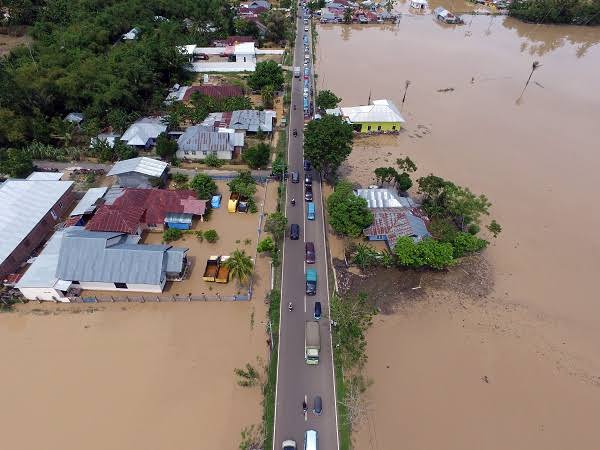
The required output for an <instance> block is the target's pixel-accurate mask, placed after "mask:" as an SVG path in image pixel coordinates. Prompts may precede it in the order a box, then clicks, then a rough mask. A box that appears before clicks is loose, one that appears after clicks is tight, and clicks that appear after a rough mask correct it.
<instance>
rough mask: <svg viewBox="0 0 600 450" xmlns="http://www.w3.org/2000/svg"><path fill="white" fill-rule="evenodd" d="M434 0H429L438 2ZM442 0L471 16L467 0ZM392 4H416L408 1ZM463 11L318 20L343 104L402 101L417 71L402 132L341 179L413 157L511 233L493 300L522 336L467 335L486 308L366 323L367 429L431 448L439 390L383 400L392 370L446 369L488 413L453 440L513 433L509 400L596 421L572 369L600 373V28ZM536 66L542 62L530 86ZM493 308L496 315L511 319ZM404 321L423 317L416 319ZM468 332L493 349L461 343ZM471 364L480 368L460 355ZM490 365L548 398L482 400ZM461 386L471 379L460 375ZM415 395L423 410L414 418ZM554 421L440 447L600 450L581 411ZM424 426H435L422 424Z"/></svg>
mask: <svg viewBox="0 0 600 450" xmlns="http://www.w3.org/2000/svg"><path fill="white" fill-rule="evenodd" d="M434 3H435V4H434ZM439 3H440V2H433V1H432V2H431V6H432V7H435V6H437V4H439ZM443 3H444V6H446V7H449V8H451V9H454V10H458V11H460V10H461V9H462V8H461V7H460V4H462V2H460V1H454V2H450V1H448V2H443ZM399 9H400V10H402V11H405V12H406V11H408V7H407V5H406V2H402V3H401V4H400V5H399ZM465 19H466V24H465V25H462V26H445V25H441V24H439V23H437V22H436V21H435V20H434V19H433V18H432V16H431V15H424V16H416V15H403V17H402V19H401V21H400V23H399V24H398V25H381V26H380V25H372V26H359V25H354V26H341V25H322V26H319V27H318V33H319V38H318V57H317V58H318V60H317V69H316V70H317V73H318V81H317V84H318V86H319V87H320V88H327V89H331V90H333V91H334V92H335V93H336V94H337V95H338V96H340V97H342V98H343V101H342V103H341V105H342V106H345V105H348V106H350V105H357V104H366V102H367V101H368V98H369V96H371V98H372V99H378V98H389V99H392V100H393V101H394V102H395V103H396V104H397V105H398V107H399V108H400V107H401V104H402V98H403V96H404V93H405V82H406V81H407V80H410V86H409V88H408V91H407V93H406V102H405V104H404V106H403V111H402V113H403V115H404V117H405V119H406V127H405V130H404V131H403V132H401V133H400V135H398V136H380V137H369V138H363V137H361V138H360V139H357V141H356V143H355V148H354V151H353V153H352V155H351V156H350V158H349V160H348V162H347V164H346V165H345V166H344V167H343V169H342V172H343V174H344V175H345V176H347V177H348V178H350V179H351V180H352V181H356V182H359V183H361V184H363V185H367V184H370V183H371V182H372V181H373V175H372V170H373V169H374V168H376V167H379V166H384V165H385V166H387V165H392V164H393V163H394V162H395V160H396V158H397V157H399V156H403V155H409V156H410V157H411V158H412V159H413V160H414V161H415V162H416V163H417V165H418V166H419V174H428V173H431V172H433V173H435V174H436V175H440V176H442V177H444V178H447V179H450V180H452V181H455V182H456V183H458V184H461V185H465V186H468V187H470V188H471V189H472V190H473V191H474V192H476V193H485V194H486V195H487V196H488V197H489V198H490V200H491V201H492V203H493V208H492V210H491V216H490V219H491V218H495V219H496V220H497V221H498V222H499V223H501V225H502V226H503V232H502V234H501V236H500V237H499V238H498V239H497V240H493V239H492V241H493V242H492V245H491V246H490V248H489V250H487V251H486V256H487V257H488V258H489V260H490V262H491V263H492V266H493V267H494V273H495V280H494V281H495V288H494V291H493V293H492V294H491V295H490V296H489V298H488V300H489V301H493V302H495V304H497V305H500V306H499V309H500V310H502V307H501V305H511V306H510V308H511V310H512V309H513V308H516V309H518V311H519V314H520V315H521V317H520V319H519V320H513V319H514V318H513V317H510V318H505V319H506V320H508V321H510V323H512V324H513V329H514V330H516V331H515V334H516V335H518V336H519V337H518V338H517V339H514V340H510V339H498V338H497V337H495V334H494V333H495V332H494V327H490V328H489V329H487V328H486V330H485V331H484V330H482V329H481V328H480V327H479V328H478V327H475V330H471V331H465V330H466V329H465V328H464V327H463V326H462V325H464V322H463V320H465V321H468V320H471V321H474V323H475V324H477V323H478V320H477V319H476V318H474V317H476V314H481V315H482V316H481V317H485V316H486V314H487V313H486V312H485V311H486V310H485V308H477V309H476V311H478V312H477V313H474V312H472V311H470V312H469V317H466V316H465V314H466V313H464V312H463V311H462V309H463V308H462V307H461V306H460V305H458V307H457V308H455V309H453V313H452V314H447V313H445V312H444V313H440V312H439V311H438V312H434V311H428V312H427V313H415V314H414V316H413V315H411V314H410V313H407V314H408V317H409V319H407V318H406V316H397V317H396V316H388V317H386V318H385V322H386V324H385V325H382V327H379V326H378V325H375V327H374V330H373V331H372V332H371V335H370V336H371V341H370V344H369V355H370V362H369V372H370V375H371V376H373V378H374V381H375V385H374V387H373V388H372V390H371V395H372V396H373V399H372V400H373V405H374V408H376V409H377V412H378V414H377V418H376V419H373V420H374V421H373V423H372V424H371V425H372V427H373V429H374V430H376V434H377V435H379V436H380V437H381V436H384V435H387V436H388V437H390V435H392V433H394V432H396V431H397V429H396V428H395V427H399V426H401V429H402V430H403V431H405V427H407V426H409V424H410V425H415V428H414V429H413V431H412V433H414V435H412V436H411V440H410V443H411V444H412V445H409V447H410V448H415V449H417V448H434V447H435V446H437V447H440V445H439V444H440V442H441V441H440V442H438V444H437V445H435V446H434V442H433V441H432V439H433V440H435V437H432V436H431V430H432V429H435V428H436V427H437V426H438V425H439V427H440V429H442V428H443V426H442V422H441V420H442V417H441V416H439V414H440V412H439V411H437V412H436V414H437V415H436V416H435V417H433V418H431V417H429V416H428V414H429V412H431V411H428V408H427V406H429V407H431V408H435V407H437V406H436V405H437V402H439V400H440V397H437V395H433V394H432V393H428V394H426V395H425V394H424V395H423V397H421V398H417V397H418V396H414V395H412V396H411V397H409V398H402V399H401V398H399V397H397V396H396V397H395V396H391V398H390V397H389V395H390V390H393V389H395V388H396V386H397V385H398V382H399V381H398V380H399V379H400V378H398V377H399V376H402V378H401V380H402V381H401V382H402V383H409V384H410V383H413V382H414V383H417V382H418V378H419V377H420V376H423V375H426V376H430V375H431V373H430V371H432V370H436V371H438V375H439V374H442V373H443V374H444V378H445V379H446V381H445V382H447V384H446V386H447V387H448V388H449V389H453V390H455V394H456V395H460V396H462V397H461V399H462V400H465V402H464V404H463V405H458V404H457V405H455V406H456V408H457V409H456V410H458V411H462V409H463V408H466V409H470V408H475V412H479V413H480V414H479V415H477V414H475V415H476V416H477V418H475V419H472V420H474V421H473V422H471V423H470V425H469V424H467V423H460V424H457V423H454V422H453V426H455V428H454V433H455V434H458V435H461V434H463V433H464V434H465V436H466V435H468V434H469V430H471V428H472V427H473V426H480V427H482V429H486V427H488V428H487V429H489V430H490V431H491V430H494V424H498V423H500V422H502V421H504V422H503V423H504V425H505V426H506V427H507V430H513V431H512V432H518V430H519V428H518V427H517V424H516V423H511V422H510V421H508V422H507V421H505V419H506V415H507V414H511V411H512V409H511V408H514V409H515V410H519V411H520V413H523V412H524V411H528V409H527V408H526V409H521V408H522V406H523V405H524V404H525V403H529V405H528V408H532V409H533V410H536V411H538V412H539V411H542V410H543V409H544V408H546V407H547V408H552V409H553V410H554V411H557V410H558V409H560V408H570V407H573V403H575V404H577V405H578V407H580V408H582V410H587V411H588V412H590V411H591V410H595V411H596V414H597V413H598V407H597V404H598V401H599V400H600V397H599V395H598V387H597V385H596V384H597V383H595V382H591V383H589V384H585V385H584V386H582V385H581V384H580V379H579V378H578V377H570V376H569V375H568V374H569V373H575V372H577V373H580V372H585V373H587V374H588V375H590V376H591V377H592V378H588V380H593V379H594V378H593V377H594V376H596V377H597V375H598V373H600V353H599V352H598V351H597V348H598V347H597V342H599V341H600V326H599V321H600V319H599V317H600V302H599V300H598V299H599V297H598V295H597V292H596V291H597V287H596V284H595V281H596V277H597V275H598V274H599V273H600V239H599V238H598V236H597V233H596V230H597V229H598V228H599V227H600V209H598V208H596V207H595V203H596V197H597V194H598V192H599V189H598V186H597V182H596V180H597V179H598V175H597V171H598V168H600V152H599V148H600V147H599V144H598V137H599V136H600V131H599V129H598V128H599V125H600V76H599V75H598V74H600V45H598V44H599V43H600V29H598V28H579V27H564V26H543V25H533V24H524V23H521V22H519V21H516V20H513V19H510V18H506V17H487V16H473V17H472V16H465ZM534 61H539V62H540V63H541V67H540V68H538V69H537V70H536V71H535V73H534V74H533V77H532V79H531V82H530V84H529V86H528V88H527V90H526V91H525V92H524V94H523V95H521V94H522V91H523V88H524V85H525V82H526V80H527V77H528V76H529V74H530V72H531V68H532V63H533V62H534ZM486 223H487V222H486ZM449 301H450V300H449ZM498 314H499V315H498V316H497V317H496V320H498V321H502V320H503V319H501V317H502V314H501V313H498ZM488 319H489V317H488ZM411 320H414V321H415V322H416V323H419V324H420V325H421V326H420V327H415V326H413V325H411V324H410V323H411ZM532 321H533V322H532ZM531 323H536V325H535V326H529V327H527V330H528V331H527V332H525V331H524V329H523V330H521V329H520V328H519V327H520V326H521V325H523V327H526V325H525V324H531ZM519 324H521V325H519ZM430 330H431V333H433V334H434V335H435V334H436V333H437V336H438V338H440V339H445V335H446V334H447V335H448V341H447V342H445V343H444V349H445V350H444V351H445V352H446V356H444V358H441V359H438V360H435V359H433V360H432V361H430V362H429V363H426V364H422V365H421V363H422V362H423V361H422V360H421V359H422V358H423V355H422V354H420V353H423V354H424V353H428V352H431V351H432V350H433V349H434V347H435V345H437V344H436V343H435V342H432V341H431V339H432V337H431V336H430V335H429V331H430ZM492 336H494V337H492ZM465 339H475V340H477V339H479V340H480V341H482V340H483V341H485V342H488V344H486V345H485V346H484V347H479V348H477V346H474V347H473V348H470V349H469V350H466V349H465V348H464V347H463V344H464V340H465ZM390 340H393V341H397V342H399V343H400V342H402V343H404V345H405V346H406V347H410V348H407V349H406V351H404V350H402V347H399V350H398V351H397V352H396V353H395V354H393V355H390V354H389V353H388V352H386V351H385V350H384V349H387V348H393V346H391V345H389V343H388V342H389V341H390ZM538 340H543V341H544V342H552V348H554V349H555V350H556V349H557V348H560V352H561V353H560V354H563V355H564V354H569V355H570V357H571V361H572V363H571V364H570V365H569V367H570V369H569V370H565V371H563V370H561V369H558V367H559V366H560V363H559V361H560V360H561V357H560V356H559V352H558V351H547V348H546V350H542V349H541V347H540V346H539V345H538V344H535V343H534V342H538ZM496 344H497V345H496ZM440 348H441V347H440ZM511 348H512V350H514V351H511V350H510V349H511ZM525 349H529V350H525ZM436 352H437V350H436ZM447 352H449V355H450V356H451V357H450V358H449V359H448V353H447ZM523 352H525V355H528V356H523V355H524V354H523ZM527 352H529V353H527ZM542 353H543V354H544V358H547V360H546V361H545V362H544V363H543V364H542V365H537V363H536V362H534V361H536V360H537V357H536V355H539V354H542ZM452 356H454V357H455V360H453V359H452ZM386 358H388V359H389V358H392V359H394V360H395V362H396V369H397V371H394V370H393V369H389V368H388V369H386V368H385V367H386V366H385V365H383V361H385V360H386ZM470 358H471V359H472V361H470V362H469V364H470V365H471V366H469V364H465V361H466V360H468V359H470ZM490 361H494V367H495V368H494V370H498V371H500V370H502V371H503V372H506V371H507V370H512V371H514V373H511V376H510V377H508V376H507V377H505V382H506V383H507V384H506V388H507V389H509V388H510V387H511V386H513V387H515V389H516V390H515V391H514V392H517V391H519V389H520V388H519V387H518V386H517V385H516V384H514V383H517V378H519V373H523V374H525V373H527V374H528V376H529V375H534V377H533V378H528V379H527V383H528V385H529V386H530V387H533V386H536V389H539V390H540V391H539V395H535V396H534V395H533V393H532V394H531V396H526V397H523V396H518V395H511V396H507V395H504V394H502V392H498V393H497V395H496V394H494V395H493V398H487V397H486V399H485V404H481V403H480V402H482V401H483V399H482V398H480V397H479V395H480V393H479V391H478V389H479V383H481V382H480V380H479V375H475V374H473V373H472V372H471V369H473V370H475V369H474V368H473V367H472V365H477V364H489V363H490ZM415 364H416V365H419V366H420V369H419V370H416V372H415V373H414V374H413V375H414V377H413V376H410V375H407V374H406V373H403V372H402V369H404V368H406V366H407V365H408V366H413V365H415ZM509 368H510V369H509ZM498 373H499V372H498ZM557 373H560V377H561V378H560V379H559V378H557V377H558V376H559V375H557ZM463 379H471V380H474V381H473V383H475V384H473V385H471V386H470V387H469V385H468V383H467V384H464V385H463V384H461V383H455V384H454V383H453V381H457V380H463ZM440 382H441V381H440ZM519 383H520V382H519ZM557 383H558V384H557ZM486 384H487V383H486ZM459 385H460V386H459ZM558 386H560V390H561V392H560V393H558V392H557V389H558ZM403 392H404V391H403ZM532 392H533V391H532ZM421 393H423V392H421ZM399 395H400V394H399ZM402 395H403V394H402ZM453 395H454V394H453ZM386 396H387V397H386ZM473 396H474V397H473ZM442 398H445V397H442ZM473 398H475V399H476V400H477V401H472V400H473ZM386 399H389V400H386ZM550 399H552V401H550ZM393 400H396V401H397V402H402V404H403V405H404V406H405V407H406V408H407V410H410V411H402V412H400V413H398V414H396V415H395V416H393V418H389V417H388V418H387V419H385V420H383V419H382V417H383V416H382V415H381V413H382V412H383V411H385V412H386V413H388V414H389V413H390V411H389V410H387V408H388V407H392V404H391V403H390V402H392V401H393ZM447 400H448V401H451V399H449V398H448V399H447ZM454 400H458V399H454ZM407 401H408V404H407ZM415 402H421V403H422V404H419V405H418V407H417V412H416V413H415V410H414V408H415V407H416V405H415ZM594 405H596V406H595V407H594ZM590 408H591V409H590ZM400 409H402V408H400ZM396 411H397V410H396ZM450 411H452V408H451V409H450V410H447V411H446V412H450ZM472 413H473V410H469V414H472ZM380 419H381V420H380ZM555 419H556V420H557V422H556V423H555V425H554V428H553V431H550V430H549V429H548V423H549V422H548V421H545V420H544V418H543V417H536V416H535V414H533V413H532V415H531V416H530V417H529V419H528V418H527V417H523V418H522V420H525V422H526V424H527V425H529V426H531V427H533V428H534V427H540V426H541V425H540V423H546V426H545V427H544V431H543V432H539V434H536V436H535V437H532V438H531V440H529V441H524V442H522V443H521V444H520V445H514V444H515V442H514V441H513V440H512V438H511V437H507V438H506V439H504V440H503V439H497V440H495V441H494V443H491V442H487V441H485V440H483V441H471V440H469V439H462V440H461V439H457V440H456V442H455V444H453V445H449V444H448V443H447V442H445V443H444V445H441V447H443V448H486V449H495V448H506V447H507V446H510V447H511V448H541V447H543V446H544V444H546V443H548V442H549V443H550V445H549V446H546V447H545V448H564V447H565V444H575V443H576V444H579V445H580V446H579V448H596V447H597V446H598V434H597V433H596V432H593V431H592V430H593V428H591V426H590V427H584V428H581V426H583V425H582V424H583V423H584V422H585V420H579V416H577V417H573V418H571V422H569V421H568V417H563V415H558V413H557V414H554V415H552V419H551V420H550V419H549V420H550V421H554V420H555ZM559 419H560V420H559ZM563 419H564V420H563ZM469 420H471V419H469ZM528 420H529V422H527V421H528ZM577 420H579V422H577ZM490 421H491V422H490ZM467 422H468V421H467ZM537 422H540V423H537ZM418 423H421V424H423V423H427V424H428V425H429V426H428V427H427V429H425V427H424V426H423V425H421V426H420V427H419V426H418V425H417V424H418ZM402 424H404V425H402ZM513 425H514V426H513ZM521 425H523V424H521ZM521 425H519V426H521ZM559 425H560V426H559ZM588 425H589V424H588ZM561 427H562V428H561ZM561 433H562V434H561ZM590 433H595V438H596V439H591V438H592V436H591V435H590ZM365 436H366V434H364V433H363V434H361V433H359V441H360V442H361V443H362V444H363V445H365V446H362V445H361V446H360V448H390V447H389V445H381V443H380V444H379V445H378V446H375V447H373V444H372V440H371V441H369V443H370V445H371V447H368V446H367V440H365V439H366V438H365ZM541 436H544V438H543V439H542V438H541ZM549 436H551V437H553V438H558V437H559V436H562V440H561V439H554V440H553V439H549V440H548V439H547V438H548V437H549ZM575 436H579V438H580V439H579V440H577V439H575ZM440 438H441V437H439V438H438V439H440ZM550 441H552V442H550ZM390 443H391V441H388V444H390ZM592 443H593V444H594V445H592ZM441 447H440V448H441Z"/></svg>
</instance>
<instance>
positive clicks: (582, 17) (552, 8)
mask: <svg viewBox="0 0 600 450" xmlns="http://www.w3.org/2000/svg"><path fill="white" fill-rule="evenodd" d="M508 12H509V14H510V15H511V16H513V17H516V18H517V19H521V20H524V21H526V22H535V23H560V24H573V25H600V0H513V2H512V3H511V4H510V5H509V6H508Z"/></svg>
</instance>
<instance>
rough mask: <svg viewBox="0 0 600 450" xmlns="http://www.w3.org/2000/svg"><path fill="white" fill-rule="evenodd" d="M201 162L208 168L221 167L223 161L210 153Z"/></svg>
mask: <svg viewBox="0 0 600 450" xmlns="http://www.w3.org/2000/svg"><path fill="white" fill-rule="evenodd" d="M202 162H203V163H204V164H206V165H207V166H208V167H221V166H222V165H223V160H222V159H219V157H218V156H217V155H216V154H215V153H212V152H211V153H209V154H208V155H206V158H204V160H203V161H202Z"/></svg>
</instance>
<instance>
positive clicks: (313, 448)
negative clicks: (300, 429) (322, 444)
mask: <svg viewBox="0 0 600 450" xmlns="http://www.w3.org/2000/svg"><path fill="white" fill-rule="evenodd" d="M304 450H319V434H318V433H317V432H316V431H315V430H306V431H305V432H304Z"/></svg>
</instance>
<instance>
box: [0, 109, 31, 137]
mask: <svg viewBox="0 0 600 450" xmlns="http://www.w3.org/2000/svg"><path fill="white" fill-rule="evenodd" d="M27 128H28V124H27V119H26V118H25V117H21V116H19V115H18V114H16V113H15V112H14V111H11V110H10V109H7V108H0V146H3V145H22V144H24V143H25V142H26V140H27V134H28V130H27Z"/></svg>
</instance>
